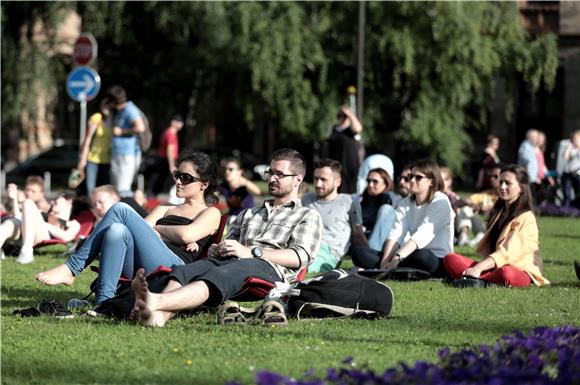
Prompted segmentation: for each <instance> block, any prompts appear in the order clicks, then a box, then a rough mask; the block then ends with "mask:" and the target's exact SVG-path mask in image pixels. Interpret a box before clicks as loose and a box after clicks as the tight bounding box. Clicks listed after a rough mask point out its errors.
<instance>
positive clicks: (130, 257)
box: [36, 152, 220, 305]
mask: <svg viewBox="0 0 580 385" xmlns="http://www.w3.org/2000/svg"><path fill="white" fill-rule="evenodd" d="M173 177H174V179H175V184H176V186H177V196H179V197H182V198H184V199H185V202H184V203H183V204H181V205H179V206H158V207H157V208H156V209H155V210H153V211H152V212H151V214H149V215H148V216H147V217H146V218H145V219H143V218H142V217H141V216H140V215H139V214H138V213H137V212H136V211H135V210H133V209H132V208H131V207H130V206H129V205H127V204H125V203H122V202H120V203H116V204H115V205H113V207H111V208H110V209H109V210H108V211H107V212H106V214H105V216H104V217H103V219H102V220H101V221H100V222H99V224H98V225H97V227H96V228H95V229H94V230H93V232H92V233H91V235H90V236H89V237H88V238H87V239H86V241H85V242H84V243H83V245H82V246H81V248H80V249H79V250H78V251H76V252H75V253H73V254H72V255H71V256H70V257H69V258H68V259H67V260H66V261H65V262H64V263H63V264H62V265H59V266H57V267H55V268H53V269H51V270H48V271H45V272H42V273H39V274H38V275H37V276H36V279H37V280H39V281H40V282H42V283H44V284H46V285H57V284H65V285H72V283H73V281H74V278H75V276H76V275H78V274H80V273H81V272H82V271H83V270H84V269H85V268H86V267H87V266H89V265H90V264H91V262H92V261H93V260H94V259H95V258H96V257H97V256H99V255H100V272H99V280H98V284H97V293H96V303H97V305H99V304H101V303H102V302H103V301H105V300H106V299H109V298H112V297H113V296H114V295H115V291H116V288H117V282H118V281H119V278H120V277H121V275H124V276H126V277H130V278H132V277H133V276H134V275H135V271H137V269H139V268H144V269H145V272H146V273H150V272H152V271H153V270H155V269H156V268H157V267H158V266H159V265H164V266H181V265H184V264H186V263H191V262H193V261H195V260H196V259H197V258H198V257H199V250H201V249H203V247H204V245H205V244H206V243H207V242H209V240H210V239H211V236H212V234H214V233H215V232H216V230H217V229H218V227H219V223H220V212H219V210H218V209H217V208H215V207H209V206H208V204H212V203H215V200H216V196H215V194H214V191H215V188H216V185H217V167H216V165H215V164H214V162H213V161H212V160H211V159H210V158H209V156H208V155H206V154H203V153H199V152H197V153H193V154H190V155H187V156H185V157H184V158H182V159H181V160H180V161H179V167H178V170H177V171H175V172H174V173H173Z"/></svg>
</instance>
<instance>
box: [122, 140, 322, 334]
mask: <svg viewBox="0 0 580 385" xmlns="http://www.w3.org/2000/svg"><path fill="white" fill-rule="evenodd" d="M305 173H306V163H305V161H304V158H303V157H302V155H300V153H298V152H297V151H295V150H291V149H282V150H278V151H276V152H274V154H273V155H272V159H271V162H270V168H269V169H268V171H267V174H268V191H269V193H270V195H272V196H273V199H270V200H266V201H265V202H264V204H263V205H262V206H261V207H255V208H252V209H246V210H244V211H242V212H241V213H240V214H239V215H238V217H237V218H236V220H235V221H234V223H233V225H232V226H231V228H230V229H229V231H228V235H227V237H226V239H225V240H224V241H223V242H221V243H220V244H217V245H212V246H211V247H210V248H209V252H208V255H209V258H208V259H205V260H200V261H196V262H194V263H191V264H188V265H183V266H178V267H176V268H175V269H174V270H173V271H172V272H171V273H170V274H169V276H168V280H167V285H166V286H165V289H164V290H163V292H162V293H159V294H157V293H152V292H150V291H149V286H148V283H147V280H146V279H145V276H144V271H143V269H140V270H139V271H137V274H136V276H135V279H134V280H133V283H132V287H133V290H134V292H135V297H136V301H135V306H134V307H133V311H132V317H133V318H134V319H136V320H138V321H139V323H141V324H143V325H150V326H164V325H165V324H166V323H167V322H168V321H169V320H170V319H171V318H173V317H174V316H175V314H177V313H178V312H180V311H184V310H192V309H195V308H197V307H199V306H201V305H204V304H205V305H207V306H217V305H219V304H221V303H223V302H224V301H226V300H227V299H230V298H232V297H233V296H235V294H236V293H237V292H239V290H240V289H241V288H242V287H243V284H244V281H245V280H246V279H247V278H248V277H251V276H253V277H256V278H260V279H263V280H266V281H268V282H271V283H274V282H276V281H285V282H291V281H292V280H294V279H295V277H296V275H297V273H298V271H299V270H300V269H301V268H303V267H305V266H308V264H309V263H310V262H311V261H312V259H313V258H314V256H315V255H316V252H317V251H318V246H319V243H320V238H321V235H322V220H321V218H320V215H318V213H317V212H316V211H314V210H311V209H309V208H306V207H302V205H301V203H300V200H299V199H298V198H297V197H298V187H299V186H300V183H301V182H302V180H303V179H304V174H305Z"/></svg>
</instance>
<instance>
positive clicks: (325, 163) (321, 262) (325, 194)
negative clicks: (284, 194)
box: [302, 159, 366, 273]
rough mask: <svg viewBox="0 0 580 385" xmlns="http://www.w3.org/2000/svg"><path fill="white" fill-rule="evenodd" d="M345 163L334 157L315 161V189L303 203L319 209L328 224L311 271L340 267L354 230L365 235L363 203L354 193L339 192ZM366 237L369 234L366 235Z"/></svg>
mask: <svg viewBox="0 0 580 385" xmlns="http://www.w3.org/2000/svg"><path fill="white" fill-rule="evenodd" d="M341 172H342V166H341V164H340V162H339V161H337V160H334V159H323V160H321V161H319V162H316V163H315V164H314V189H315V192H314V193H307V194H305V195H304V196H303V197H302V205H304V206H305V207H310V208H311V209H314V210H316V211H318V213H319V214H320V216H321V217H322V223H323V224H324V232H323V233H322V242H321V244H320V251H319V252H318V255H317V256H316V258H315V259H314V261H313V262H312V264H311V265H310V266H309V267H308V272H309V273H320V272H325V271H329V270H332V269H334V268H336V267H337V266H338V265H339V264H340V262H341V261H342V258H343V256H344V255H345V254H346V253H347V251H348V248H349V246H350V239H351V234H353V233H354V234H356V235H357V236H359V237H360V236H362V237H364V233H363V231H362V214H361V208H360V205H359V203H358V202H357V200H356V199H353V196H352V195H351V194H339V193H338V187H339V186H340V184H341V182H342V178H341ZM365 240H366V238H365Z"/></svg>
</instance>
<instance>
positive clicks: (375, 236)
mask: <svg viewBox="0 0 580 385" xmlns="http://www.w3.org/2000/svg"><path fill="white" fill-rule="evenodd" d="M394 221H395V209H394V208H393V206H391V205H382V206H381V207H380V208H379V213H378V214H377V221H376V222H375V226H374V227H373V231H372V232H371V235H370V236H369V247H370V248H371V249H373V250H383V245H384V244H385V242H386V240H387V237H388V236H389V232H390V231H391V227H392V226H393V222H394Z"/></svg>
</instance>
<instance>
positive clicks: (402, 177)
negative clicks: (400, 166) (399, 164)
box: [399, 175, 411, 182]
mask: <svg viewBox="0 0 580 385" xmlns="http://www.w3.org/2000/svg"><path fill="white" fill-rule="evenodd" d="M399 180H404V181H405V182H410V181H411V175H401V176H400V177H399Z"/></svg>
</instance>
